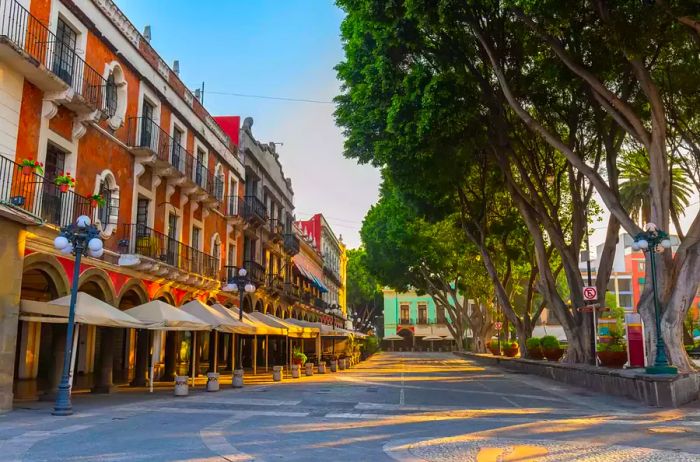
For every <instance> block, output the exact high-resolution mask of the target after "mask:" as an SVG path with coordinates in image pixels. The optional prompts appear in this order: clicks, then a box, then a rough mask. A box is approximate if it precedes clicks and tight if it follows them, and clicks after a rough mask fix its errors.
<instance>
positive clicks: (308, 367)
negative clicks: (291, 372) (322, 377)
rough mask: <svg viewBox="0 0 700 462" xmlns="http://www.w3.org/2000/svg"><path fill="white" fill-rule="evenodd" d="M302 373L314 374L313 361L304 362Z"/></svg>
mask: <svg viewBox="0 0 700 462" xmlns="http://www.w3.org/2000/svg"><path fill="white" fill-rule="evenodd" d="M304 375H306V376H310V375H314V363H306V364H304Z"/></svg>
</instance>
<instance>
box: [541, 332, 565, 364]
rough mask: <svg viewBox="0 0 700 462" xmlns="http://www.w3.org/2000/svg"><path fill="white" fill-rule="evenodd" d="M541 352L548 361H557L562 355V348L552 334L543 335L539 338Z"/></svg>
mask: <svg viewBox="0 0 700 462" xmlns="http://www.w3.org/2000/svg"><path fill="white" fill-rule="evenodd" d="M540 344H541V345H542V353H543V354H544V357H545V358H547V360H548V361H559V360H560V359H561V357H562V356H564V350H563V349H562V348H561V345H559V340H557V338H556V337H555V336H553V335H545V336H544V337H542V340H540Z"/></svg>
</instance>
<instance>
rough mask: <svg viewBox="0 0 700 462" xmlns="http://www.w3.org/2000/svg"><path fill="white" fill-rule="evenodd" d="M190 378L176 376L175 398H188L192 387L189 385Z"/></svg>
mask: <svg viewBox="0 0 700 462" xmlns="http://www.w3.org/2000/svg"><path fill="white" fill-rule="evenodd" d="M188 380H189V377H188V376H186V375H176V376H175V396H187V395H188V394H189V393H190V387H189V385H187V382H188Z"/></svg>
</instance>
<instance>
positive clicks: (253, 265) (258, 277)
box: [243, 260, 265, 286]
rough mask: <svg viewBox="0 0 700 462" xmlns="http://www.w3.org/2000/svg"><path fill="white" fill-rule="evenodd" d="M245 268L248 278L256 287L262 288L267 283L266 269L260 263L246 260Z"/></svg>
mask: <svg viewBox="0 0 700 462" xmlns="http://www.w3.org/2000/svg"><path fill="white" fill-rule="evenodd" d="M243 268H245V270H246V271H247V273H248V277H249V278H250V279H251V280H253V281H254V282H255V284H256V285H258V286H260V285H261V284H263V283H264V282H265V267H264V266H263V265H261V264H260V263H258V262H256V261H253V260H245V261H244V262H243Z"/></svg>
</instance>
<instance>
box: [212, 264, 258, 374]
mask: <svg viewBox="0 0 700 462" xmlns="http://www.w3.org/2000/svg"><path fill="white" fill-rule="evenodd" d="M221 290H223V291H224V292H233V293H236V292H238V293H239V294H240V298H239V302H238V320H239V321H241V322H242V321H243V298H245V294H252V293H253V292H255V290H256V287H255V284H253V280H252V279H250V277H249V276H248V271H247V270H246V269H245V268H240V269H239V270H238V271H237V273H236V274H235V275H234V276H233V277H231V278H229V280H228V281H227V284H226V285H225V286H224V287H222V288H221ZM238 367H239V368H240V369H241V370H243V339H242V338H241V337H240V336H239V338H238Z"/></svg>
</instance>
